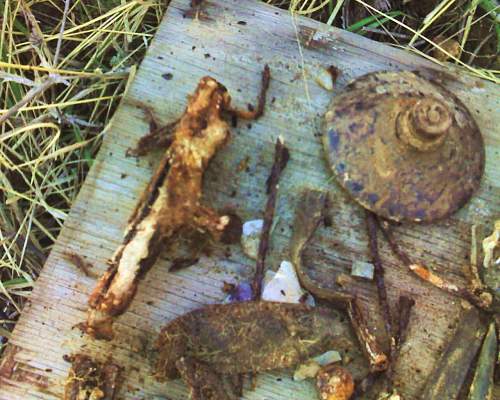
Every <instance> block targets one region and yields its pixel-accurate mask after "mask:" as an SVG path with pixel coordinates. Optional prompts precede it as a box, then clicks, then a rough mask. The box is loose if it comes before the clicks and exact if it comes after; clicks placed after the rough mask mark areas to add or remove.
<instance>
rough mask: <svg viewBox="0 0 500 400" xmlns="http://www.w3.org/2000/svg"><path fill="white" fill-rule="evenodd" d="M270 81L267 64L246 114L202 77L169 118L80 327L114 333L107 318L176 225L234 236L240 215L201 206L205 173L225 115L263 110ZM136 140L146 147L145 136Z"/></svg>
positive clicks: (225, 131)
mask: <svg viewBox="0 0 500 400" xmlns="http://www.w3.org/2000/svg"><path fill="white" fill-rule="evenodd" d="M269 79H270V72H269V68H268V67H267V66H266V67H265V69H264V72H263V74H262V88H261V93H260V97H259V100H258V106H257V108H256V109H254V110H253V111H251V112H250V111H246V110H238V109H235V108H234V107H233V106H231V97H230V95H229V93H228V91H227V89H226V88H225V87H224V86H223V85H222V84H221V83H219V82H217V81H216V80H215V79H213V78H211V77H204V78H202V79H201V80H200V82H199V84H198V87H197V89H196V91H195V93H194V94H193V95H192V96H190V97H189V100H188V105H187V107H186V110H185V112H184V114H183V115H182V116H181V118H180V119H179V120H178V121H177V122H176V123H175V129H174V131H173V133H172V134H171V144H170V147H169V148H168V149H167V150H166V151H165V153H164V155H163V157H162V159H161V161H160V163H159V165H158V167H157V169H156V171H155V173H154V174H153V177H152V178H151V181H150V182H149V185H148V186H147V188H146V190H145V191H144V193H143V195H142V197H141V199H140V200H139V202H138V204H137V207H136V209H135V211H134V213H133V215H132V216H131V218H130V221H129V225H128V227H127V229H126V231H125V235H124V239H123V243H122V245H121V246H120V247H119V248H118V249H117V250H116V252H115V254H114V255H113V257H112V259H111V260H110V262H109V264H110V267H109V269H108V270H107V271H106V272H105V273H104V275H103V276H102V277H101V278H100V279H99V281H98V282H97V285H96V287H95V289H94V290H93V292H92V293H91V295H90V298H89V310H88V317H87V321H86V322H85V323H83V324H81V325H80V327H81V328H82V330H83V331H85V332H86V333H88V334H89V335H91V336H93V337H94V338H97V339H106V340H110V339H111V338H112V337H113V328H112V326H113V322H114V320H115V319H116V317H117V316H118V315H120V314H122V313H123V312H125V310H126V309H127V308H128V306H129V304H130V302H131V301H132V299H133V298H134V295H135V292H136V290H137V285H138V283H139V280H140V279H141V278H142V277H144V275H145V274H146V272H147V271H148V270H149V268H150V267H151V266H152V265H153V264H154V263H155V261H156V259H157V258H158V255H159V253H160V250H161V248H162V247H163V245H164V244H165V242H166V241H167V240H169V239H171V238H172V237H174V236H175V235H176V234H178V233H180V232H181V231H182V230H186V229H187V230H191V231H197V232H203V233H208V234H209V235H210V236H212V237H213V238H214V239H216V240H221V241H223V242H230V241H233V240H235V236H238V235H234V231H235V230H238V229H237V228H238V227H239V228H240V229H239V230H240V231H241V221H240V220H239V218H236V217H235V216H232V215H230V214H226V215H219V214H218V213H217V212H216V211H215V210H213V209H211V208H209V207H207V206H204V205H202V204H201V197H202V182H203V174H204V172H205V170H206V169H207V167H208V164H209V162H210V160H211V159H212V157H213V156H214V155H215V154H216V153H217V151H218V150H219V149H220V148H221V147H223V146H224V145H225V144H226V143H227V141H228V140H229V138H230V125H229V123H228V122H227V121H226V119H225V117H226V116H227V115H230V116H236V117H241V118H254V117H258V116H260V115H262V113H263V109H264V105H265V94H266V90H267V88H268V86H269ZM153 133H154V132H153ZM152 137H153V138H154V135H153V136H152ZM150 138H151V134H150ZM169 141H170V139H169ZM139 144H140V145H142V146H145V147H147V148H148V149H149V148H151V140H149V139H148V140H146V141H140V142H139ZM141 152H142V150H141V151H138V152H137V153H138V154H140V153H141ZM240 233H241V232H240ZM236 240H239V236H238V237H237V238H236Z"/></svg>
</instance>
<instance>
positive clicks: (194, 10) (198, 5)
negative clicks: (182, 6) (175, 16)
mask: <svg viewBox="0 0 500 400" xmlns="http://www.w3.org/2000/svg"><path fill="white" fill-rule="evenodd" d="M209 6H213V4H212V3H210V2H209V1H205V0H192V1H191V8H189V9H188V10H185V11H184V12H183V13H182V18H190V19H193V20H199V21H203V22H209V21H214V19H213V18H212V17H210V15H209V14H208V11H207V8H208V7H209Z"/></svg>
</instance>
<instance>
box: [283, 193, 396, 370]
mask: <svg viewBox="0 0 500 400" xmlns="http://www.w3.org/2000/svg"><path fill="white" fill-rule="evenodd" d="M326 199H327V195H326V193H325V192H322V191H317V190H306V191H304V193H303V194H302V195H301V197H300V199H299V202H298V204H297V211H296V213H295V220H294V224H293V235H292V243H291V250H290V253H291V260H292V263H293V265H294V266H295V270H296V272H297V277H298V278H299V281H300V283H301V285H302V286H303V287H304V288H306V289H307V290H308V291H309V292H311V293H312V294H313V295H314V296H316V297H318V298H319V299H322V300H326V301H328V302H330V303H333V304H334V305H336V306H338V307H341V308H342V309H344V310H346V312H347V315H348V316H349V319H350V322H351V325H352V327H353V329H354V332H355V334H356V336H357V338H358V340H359V343H360V345H361V348H362V351H363V353H364V354H365V356H366V358H367V359H368V362H369V364H370V370H371V371H373V372H375V371H384V370H386V369H387V367H388V365H389V359H388V357H387V355H386V354H385V353H384V352H383V351H382V349H381V347H380V345H379V344H378V343H377V340H376V338H375V336H374V335H373V334H372V333H371V332H370V330H369V329H368V326H367V325H366V322H365V320H364V317H363V314H362V312H361V309H360V307H359V304H358V302H357V300H356V298H355V297H354V296H353V295H352V294H350V293H346V292H343V291H340V290H334V289H330V288H325V287H321V286H320V284H318V283H316V282H314V281H313V280H312V279H311V278H310V277H309V275H308V274H307V272H306V271H305V269H304V265H303V262H302V253H303V251H304V249H305V246H306V245H307V243H308V242H309V241H310V240H311V238H312V236H313V233H314V232H315V231H316V229H317V227H318V225H319V224H320V222H321V221H322V220H323V218H324V210H325V204H326Z"/></svg>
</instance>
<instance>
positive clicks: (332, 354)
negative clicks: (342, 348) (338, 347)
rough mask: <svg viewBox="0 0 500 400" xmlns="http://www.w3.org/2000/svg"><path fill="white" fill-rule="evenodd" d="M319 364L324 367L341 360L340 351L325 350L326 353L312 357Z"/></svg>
mask: <svg viewBox="0 0 500 400" xmlns="http://www.w3.org/2000/svg"><path fill="white" fill-rule="evenodd" d="M313 360H314V361H316V362H317V363H318V364H319V365H321V366H322V367H324V366H325V365H328V364H332V363H334V362H339V361H342V357H341V356H340V353H339V352H338V351H335V350H330V351H327V352H326V353H323V354H320V355H319V356H316V357H314V358H313Z"/></svg>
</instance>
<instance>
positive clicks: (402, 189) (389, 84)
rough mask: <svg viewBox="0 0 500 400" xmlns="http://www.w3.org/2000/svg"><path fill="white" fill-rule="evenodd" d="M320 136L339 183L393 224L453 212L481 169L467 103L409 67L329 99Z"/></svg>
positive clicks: (374, 76) (371, 77) (369, 78)
mask: <svg viewBox="0 0 500 400" xmlns="http://www.w3.org/2000/svg"><path fill="white" fill-rule="evenodd" d="M323 133H324V137H323V138H324V146H325V150H326V152H327V155H328V159H329V163H330V165H331V168H332V170H333V173H334V174H335V176H336V178H337V181H338V182H339V183H340V184H341V185H342V186H343V187H344V188H345V189H346V190H347V191H348V192H349V194H350V195H351V196H352V197H353V198H354V199H355V200H356V201H358V202H359V203H360V204H361V205H362V206H363V207H365V208H367V209H369V210H371V211H373V212H374V213H376V214H378V215H380V216H382V217H384V218H387V219H390V220H393V221H415V222H421V221H425V222H429V221H434V220H438V219H442V218H444V217H446V216H448V215H450V214H452V213H453V212H455V211H456V210H458V209H459V208H460V207H462V206H463V205H464V204H465V203H466V202H467V201H468V200H469V199H470V197H471V196H472V194H473V193H474V192H475V191H476V189H477V188H478V187H479V184H480V181H481V176H482V174H483V170H484V145H483V139H482V136H481V133H480V131H479V128H478V127H477V125H476V122H475V121H474V118H473V117H472V116H471V114H470V113H469V111H468V110H467V108H466V107H465V106H464V105H463V104H462V102H461V101H460V100H459V99H458V98H457V97H456V96H454V95H453V94H452V93H450V92H449V91H448V90H447V89H445V88H444V87H442V86H441V85H438V84H436V83H433V82H430V81H428V80H426V79H424V78H422V77H420V76H418V75H416V74H414V73H412V72H378V73H370V74H367V75H364V76H362V77H360V78H358V79H356V80H355V81H354V82H351V83H350V84H348V85H347V86H346V88H345V92H344V93H343V94H341V95H339V96H336V97H335V98H334V99H333V101H332V103H331V104H330V106H329V109H328V111H327V112H326V114H325V120H324V125H323Z"/></svg>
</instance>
